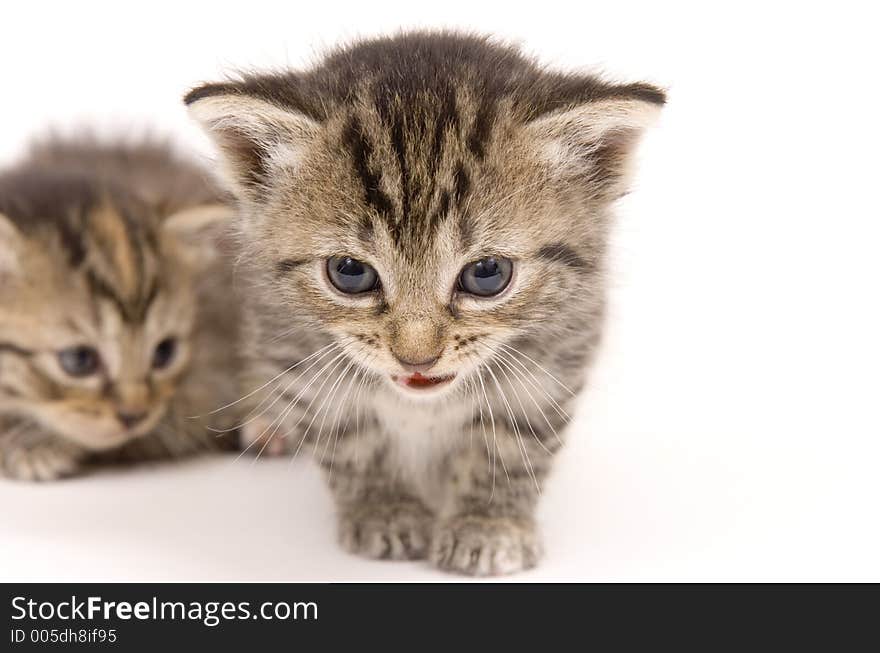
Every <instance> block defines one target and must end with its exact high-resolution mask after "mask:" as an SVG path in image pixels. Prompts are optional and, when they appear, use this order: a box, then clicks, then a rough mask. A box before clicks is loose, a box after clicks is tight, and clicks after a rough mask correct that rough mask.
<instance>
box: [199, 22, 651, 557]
mask: <svg viewBox="0 0 880 653" xmlns="http://www.w3.org/2000/svg"><path fill="white" fill-rule="evenodd" d="M662 102H663V94H662V92H660V91H658V90H657V89H654V88H653V87H650V86H648V85H644V84H633V85H612V84H607V83H604V82H602V81H601V80H598V79H596V78H594V77H589V76H580V75H566V74H561V73H553V72H548V71H545V70H543V69H541V68H540V67H538V66H537V65H535V64H534V63H533V62H531V61H529V60H527V59H525V58H524V57H522V55H520V54H519V53H518V52H517V51H516V50H514V49H511V48H507V47H504V46H499V45H496V44H494V43H492V42H491V41H488V40H486V39H481V38H475V37H466V36H456V35H451V34H410V35H403V36H399V37H395V38H391V39H379V40H376V41H367V42H364V43H360V44H358V45H355V46H354V47H352V48H348V49H343V50H340V51H338V52H336V53H334V54H333V55H331V56H330V57H328V58H327V59H326V60H325V61H324V62H323V63H322V64H321V65H320V66H318V67H316V68H315V69H313V70H311V71H308V72H304V73H299V72H290V73H287V74H281V75H265V76H249V77H245V78H244V79H243V80H242V81H240V82H229V83H225V84H209V85H206V86H203V87H201V88H199V89H196V90H195V91H193V92H192V93H191V94H190V95H189V96H188V97H187V103H188V104H190V106H191V111H192V113H193V115H194V116H195V118H196V119H197V120H199V121H200V122H201V123H202V124H203V126H205V127H206V129H207V130H208V132H209V133H210V134H211V135H212V136H213V137H214V138H215V140H216V141H217V143H218V145H219V146H220V149H221V152H222V153H223V159H222V168H223V172H224V175H225V178H226V180H227V182H228V183H229V184H230V186H231V188H232V189H233V191H234V192H235V193H236V195H237V196H238V198H239V200H240V207H241V219H240V221H239V229H240V232H241V250H242V253H241V260H242V262H243V264H242V268H241V270H242V275H243V278H244V279H246V280H247V282H248V283H250V284H251V285H250V288H249V289H248V291H247V292H246V293H245V296H246V307H245V310H244V328H243V334H244V337H243V341H244V347H245V349H244V351H245V373H244V376H243V386H242V389H243V390H244V391H245V392H251V391H253V390H254V388H260V389H259V390H258V391H256V392H254V393H253V394H252V395H250V400H252V403H251V407H252V412H251V416H250V417H249V418H248V419H247V420H246V422H245V429H244V432H245V444H246V445H247V446H248V447H249V448H250V449H251V450H252V451H255V452H260V451H273V450H278V449H282V450H284V451H287V452H289V453H296V452H298V451H300V450H301V449H305V448H308V449H314V451H315V455H316V457H317V458H318V460H319V461H320V462H321V464H322V465H323V466H324V467H325V468H326V470H327V475H328V479H329V482H330V486H331V488H332V489H333V492H334V494H335V497H336V501H337V506H338V511H339V517H340V537H341V540H342V543H343V545H344V546H345V547H346V548H347V549H349V550H351V551H354V552H358V553H362V554H365V555H368V556H372V557H379V558H397V559H400V558H419V557H425V556H427V557H429V558H430V559H431V561H432V562H433V563H434V564H436V565H438V566H440V567H442V568H447V569H452V570H456V571H461V572H466V573H473V574H495V573H505V572H510V571H515V570H518V569H522V568H527V567H530V566H532V565H534V564H535V563H536V561H537V559H538V558H539V556H540V544H539V538H538V535H537V532H536V528H535V524H534V520H533V512H534V506H535V503H536V500H537V498H538V494H539V487H540V485H541V484H542V483H543V480H544V479H545V477H546V475H547V473H548V471H549V467H550V462H551V459H552V456H553V454H554V453H555V452H556V451H557V450H558V448H559V447H560V445H561V436H562V432H563V429H564V426H565V424H566V423H567V422H568V420H569V415H570V413H571V409H572V398H573V397H574V396H576V393H577V392H578V391H579V390H580V389H581V386H582V384H583V370H584V368H585V367H586V365H587V363H588V362H589V360H590V358H591V355H592V353H593V350H594V348H595V346H596V343H597V341H598V336H599V332H600V328H601V321H602V305H603V287H602V286H603V284H602V279H601V275H602V268H603V260H604V251H605V241H606V233H607V228H608V223H609V206H610V204H611V202H612V201H613V200H614V199H616V198H617V197H618V196H619V195H620V194H621V193H622V192H623V189H624V184H625V179H626V172H627V167H628V165H629V162H630V159H631V152H632V149H633V146H634V144H635V142H636V140H637V138H638V135H639V133H640V131H641V129H642V128H643V127H644V126H645V125H646V124H647V123H648V122H649V121H650V119H651V117H652V116H653V114H655V113H656V110H657V107H658V105H660V104H662ZM487 257H488V258H487ZM352 260H354V262H355V263H352V262H351V261H352ZM497 260H503V261H509V262H510V265H511V266H512V267H511V269H512V270H513V272H512V273H508V281H507V282H506V283H507V285H506V286H505V287H504V288H503V290H499V291H497V292H496V293H495V295H494V296H491V297H482V296H475V295H474V294H473V292H474V291H471V290H468V289H467V287H465V286H463V285H462V284H464V283H465V282H464V281H463V280H462V279H463V276H464V274H465V272H466V271H467V270H468V269H471V270H473V269H475V268H474V267H473V266H474V265H475V264H474V262H478V263H479V264H480V265H483V266H486V265H493V266H496V268H497ZM338 261H345V262H344V263H337V262H338ZM358 262H364V263H365V264H367V267H368V268H369V269H370V270H375V271H376V274H377V278H378V279H379V281H376V282H375V283H374V285H373V286H372V289H370V290H368V291H365V292H359V293H352V292H349V291H344V292H343V291H342V289H341V287H340V286H339V285H338V283H339V281H338V280H337V281H333V280H332V278H331V277H332V275H331V274H330V273H331V271H335V273H336V274H337V275H340V274H350V275H360V276H357V278H362V277H363V274H366V273H364V272H363V265H362V264H361V263H358ZM355 264H356V265H355ZM351 265H355V267H354V268H350V266H351ZM334 266H336V267H334ZM357 266H360V267H357ZM496 268H493V269H496ZM485 269H488V268H485V267H484V270H485ZM347 270H361V272H349V271H347ZM480 274H483V272H481V273H480ZM486 274H488V273H486ZM492 274H493V275H495V276H498V275H500V272H498V273H497V274H496V273H492ZM490 276H491V275H490ZM350 278H352V279H354V278H355V276H351V277H350ZM493 292H494V291H493ZM346 293H348V294H346ZM422 372H424V373H425V374H422ZM426 375H427V376H426ZM268 379H273V381H272V382H271V383H269V384H267V385H264V384H266V381H267V380H268ZM403 386H405V387H403Z"/></svg>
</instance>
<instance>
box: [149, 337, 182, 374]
mask: <svg viewBox="0 0 880 653" xmlns="http://www.w3.org/2000/svg"><path fill="white" fill-rule="evenodd" d="M176 353H177V341H176V340H175V339H174V338H165V340H163V341H162V342H160V343H159V344H158V345H156V350H155V351H154V352H153V369H156V370H161V369H162V368H165V367H168V365H170V364H171V361H172V360H174V354H176Z"/></svg>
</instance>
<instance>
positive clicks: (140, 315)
mask: <svg viewBox="0 0 880 653" xmlns="http://www.w3.org/2000/svg"><path fill="white" fill-rule="evenodd" d="M86 279H87V280H88V283H89V288H90V289H91V291H92V294H93V295H95V296H96V297H102V298H104V299H106V300H109V301H110V302H111V303H112V304H113V305H114V306H115V307H116V310H117V311H118V313H119V315H120V316H121V317H122V320H123V321H124V322H126V323H128V324H137V323H139V322H143V321H144V320H145V319H146V317H147V313H148V312H149V310H150V306H152V304H153V301H155V299H156V297H157V296H158V295H159V291H160V286H159V281H158V279H153V280H152V281H151V282H150V286H149V287H148V289H147V290H146V292H145V293H138V294H137V295H136V296H134V297H132V298H130V299H128V300H126V299H124V298H123V297H121V296H120V295H119V293H118V292H117V290H116V288H114V287H113V285H112V284H111V283H109V282H108V281H106V280H105V279H101V278H100V277H99V276H98V275H97V274H95V272H94V270H89V271H88V272H87V274H86Z"/></svg>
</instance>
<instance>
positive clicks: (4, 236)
mask: <svg viewBox="0 0 880 653" xmlns="http://www.w3.org/2000/svg"><path fill="white" fill-rule="evenodd" d="M21 247H22V235H21V233H19V231H18V229H17V228H16V226H15V225H14V224H13V223H12V220H10V219H9V218H7V217H6V216H5V215H3V214H2V213H0V279H2V278H3V277H7V276H10V275H12V274H13V273H14V272H15V271H16V270H17V269H18V257H19V253H20V251H21Z"/></svg>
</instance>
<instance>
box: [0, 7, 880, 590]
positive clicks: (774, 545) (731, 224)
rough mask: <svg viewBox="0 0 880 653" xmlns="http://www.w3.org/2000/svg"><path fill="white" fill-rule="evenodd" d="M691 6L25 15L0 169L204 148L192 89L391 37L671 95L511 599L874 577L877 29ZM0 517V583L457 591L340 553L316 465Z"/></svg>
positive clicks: (649, 143) (29, 490)
mask: <svg viewBox="0 0 880 653" xmlns="http://www.w3.org/2000/svg"><path fill="white" fill-rule="evenodd" d="M702 4H704V3H694V4H693V5H682V4H673V3H669V2H664V3H645V4H644V5H642V4H640V3H639V4H636V3H631V2H628V3H627V2H613V3H611V2H603V3H591V2H572V3H568V4H561V3H553V2H548V1H546V0H544V1H542V2H539V3H522V4H521V5H518V4H516V3H513V2H506V3H488V2H483V3H479V2H474V1H469V2H455V1H453V0H443V1H442V2H436V3H416V2H412V1H409V2H381V1H379V0H373V1H371V2H358V3H351V4H349V5H342V4H340V3H334V2H329V1H325V2H319V3H314V2H310V3H301V4H298V3H295V2H278V3H266V2H256V1H254V0H250V1H249V2H235V3H229V2H216V1H215V2H211V3H206V4H203V5H201V6H196V4H195V3H183V2H177V3H174V4H173V5H168V6H164V5H160V4H158V3H150V4H149V5H142V8H138V9H135V8H129V7H128V6H126V5H125V4H124V3H106V4H104V5H101V6H100V7H99V6H98V5H94V4H93V5H89V4H82V3H65V4H63V5H62V4H61V3H59V4H58V5H48V4H46V5H43V4H42V3H36V2H34V3H27V4H25V3H16V4H15V7H14V8H13V7H12V6H9V7H6V9H5V10H4V12H3V14H4V15H3V18H2V20H3V38H2V39H0V66H2V77H0V80H2V87H0V88H2V91H0V107H2V109H0V110H2V117H3V121H2V126H0V161H2V162H3V163H6V162H8V161H10V160H12V159H13V158H14V157H15V156H16V155H17V154H18V153H19V152H20V151H21V149H22V148H23V147H24V144H25V143H26V141H27V139H28V138H30V137H31V136H32V135H34V134H38V133H40V132H41V131H42V130H44V129H45V128H46V126H47V125H50V124H51V125H55V126H59V127H70V126H71V125H76V124H86V123H88V124H101V125H113V126H114V128H116V129H117V130H124V131H126V132H129V133H134V132H137V131H138V130H139V129H141V128H143V126H144V125H148V124H149V125H155V126H156V127H157V128H158V131H160V132H170V133H173V134H175V135H177V136H179V138H181V139H182V140H184V141H185V142H187V143H190V144H192V145H193V146H195V147H197V148H204V149H203V151H207V149H206V143H205V142H204V140H203V139H202V138H201V137H200V135H199V134H198V133H197V132H196V130H195V128H194V127H193V126H192V125H190V124H189V122H188V120H187V118H186V115H185V112H184V110H183V108H182V106H181V104H180V102H179V98H180V96H181V95H182V94H183V93H184V92H185V91H186V90H187V89H188V88H189V87H190V86H191V85H193V84H194V83H196V82H198V81H202V80H214V79H217V78H219V77H220V76H221V75H222V74H223V73H224V72H229V71H231V70H233V69H235V68H242V67H244V68H249V67H260V68H263V67H267V66H272V67H279V66H284V65H288V64H291V65H298V64H301V63H303V62H307V61H310V60H312V59H313V58H314V57H315V55H316V53H318V52H320V50H321V48H322V47H324V46H327V45H331V44H334V43H336V42H337V41H338V40H339V39H340V38H348V37H352V36H356V35H368V34H373V33H378V32H383V31H387V30H391V29H395V28H397V27H400V26H414V25H421V26H461V27H468V28H475V29H478V30H481V31H488V32H493V33H495V34H498V35H501V36H504V37H509V38H513V39H516V40H518V41H521V42H522V43H523V44H524V45H525V46H526V48H527V49H528V50H529V51H530V52H533V53H536V54H538V55H539V56H540V57H541V58H542V59H544V60H545V61H548V62H551V63H555V64H558V65H562V66H572V67H574V66H579V67H582V66H585V65H587V66H598V67H599V68H600V69H602V70H604V71H606V72H608V73H610V74H612V75H613V76H615V77H619V78H621V79H646V80H649V81H653V82H655V83H659V84H661V85H663V86H665V87H667V88H668V89H669V104H668V106H667V108H666V109H665V111H664V116H663V119H662V122H661V124H660V125H659V127H658V128H657V129H655V130H654V131H653V132H652V133H651V134H650V135H649V136H648V138H647V139H646V141H645V143H644V147H643V149H642V156H641V167H640V172H639V175H638V179H637V185H636V188H635V192H634V193H633V194H631V195H630V196H628V197H627V198H625V200H624V201H622V202H621V205H620V210H619V225H618V229H617V231H616V234H615V240H614V270H615V277H614V284H613V288H612V290H611V292H612V294H611V300H612V315H611V320H610V322H609V325H608V337H607V339H606V342H605V347H604V349H603V352H602V356H601V359H600V361H599V363H598V365H597V366H596V368H595V369H594V373H593V383H592V389H591V390H590V392H589V393H588V395H587V396H586V397H585V399H584V401H583V403H582V405H581V406H580V410H579V413H578V417H577V420H576V422H575V424H573V426H572V427H571V433H570V446H569V447H568V448H567V449H566V451H565V452H564V453H563V454H562V455H561V457H560V459H559V464H558V467H557V471H556V473H555V474H554V476H553V477H552V479H551V481H550V483H549V486H548V488H547V489H546V492H545V496H544V498H543V503H542V506H541V510H540V519H541V522H542V524H543V526H544V531H545V539H546V544H547V557H546V560H545V562H544V564H543V565H542V566H541V567H540V568H539V569H537V570H535V571H533V572H529V573H527V574H523V575H520V576H519V577H516V579H520V580H540V579H553V580H626V581H639V580H646V581H647V580H673V581H675V580H697V581H703V580H707V581H708V580H712V581H721V580H804V581H806V580H874V581H880V556H878V555H877V551H878V550H880V525H878V519H877V517H878V500H880V480H878V470H880V464H878V463H880V460H878V458H880V442H878V436H880V427H878V419H877V405H878V396H877V395H878V375H880V351H878V344H877V339H878V334H880V311H878V289H877V286H878V279H880V263H878V257H877V252H878V249H880V238H878V236H880V211H878V207H877V201H876V195H877V192H876V187H877V178H878V166H877V152H878V145H880V142H878V141H880V139H878V128H877V114H878V84H877V72H876V66H877V63H878V61H880V58H878V51H877V50H878V49H877V47H876V45H875V43H876V33H875V28H876V26H877V24H878V23H877V20H876V17H873V16H869V15H867V10H866V9H858V6H859V5H857V4H853V5H852V6H850V5H848V4H847V3H843V2H836V3H822V6H823V7H826V8H824V9H817V8H807V7H806V5H807V3H792V4H791V5H790V6H788V7H785V6H784V5H782V4H781V3H780V4H776V5H775V6H774V5H773V4H771V3H766V2H762V3H756V4H755V5H754V6H746V4H747V3H737V8H736V9H726V10H721V9H716V8H711V7H709V6H708V5H706V6H701V5H702ZM419 5H424V6H419ZM866 5H867V3H863V5H862V6H866ZM0 510H2V520H0V579H2V580H11V579H58V580H60V579H82V580H104V579H116V580H207V579H241V580H245V579H251V580H317V581H326V580H380V579H382V580H393V579H405V580H416V579H437V580H441V579H450V578H451V577H450V576H447V575H445V574H440V573H438V572H434V571H432V570H430V569H429V568H428V567H427V566H425V565H424V564H421V563H388V562H370V561H364V560H359V559H357V558H353V557H350V556H348V555H345V554H343V553H341V552H340V551H339V550H338V549H337V548H336V545H335V542H334V534H333V523H334V522H333V517H332V507H331V503H330V500H329V497H328V494H327V492H326V491H325V489H324V487H323V485H322V482H321V479H320V477H319V474H318V473H317V471H316V470H315V469H314V468H313V467H312V466H311V465H310V464H296V465H294V466H292V467H289V466H288V465H287V463H286V462H285V461H271V462H262V461H261V462H259V463H257V464H255V465H251V464H250V462H249V461H239V462H237V463H236V462H233V461H232V459H231V458H218V459H213V460H210V459H209V460H203V461H196V462H189V463H186V464H180V465H171V466H164V467H160V468H155V469H144V470H140V471H137V472H128V473H125V474H102V475H98V476H93V477H90V478H86V479H77V480H71V481H65V482H60V483H55V484H49V485H40V486H36V485H24V484H18V483H12V482H9V481H0Z"/></svg>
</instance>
